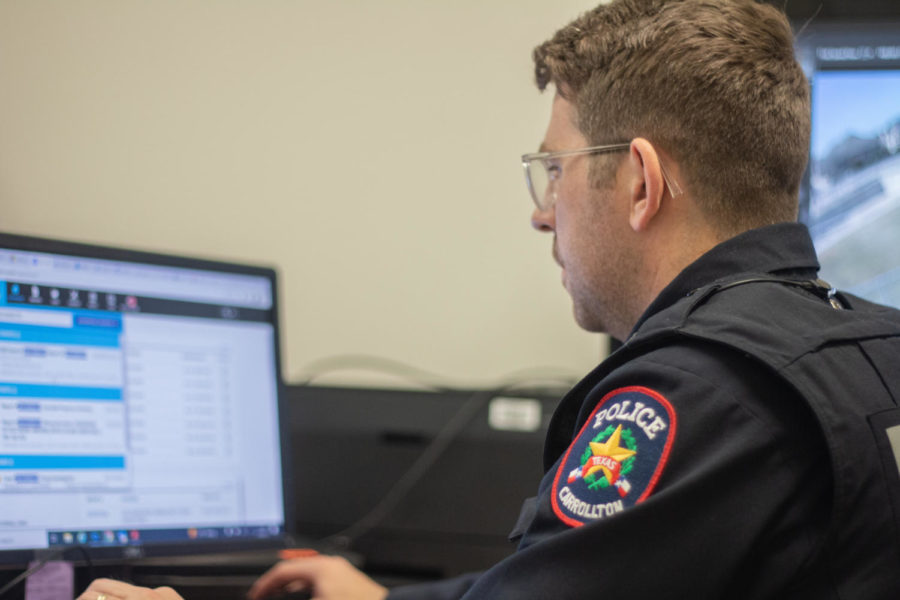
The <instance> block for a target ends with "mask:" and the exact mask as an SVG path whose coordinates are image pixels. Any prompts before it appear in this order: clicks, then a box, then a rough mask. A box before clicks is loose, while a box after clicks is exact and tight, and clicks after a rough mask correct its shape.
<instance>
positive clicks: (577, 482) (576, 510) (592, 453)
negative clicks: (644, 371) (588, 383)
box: [551, 387, 676, 527]
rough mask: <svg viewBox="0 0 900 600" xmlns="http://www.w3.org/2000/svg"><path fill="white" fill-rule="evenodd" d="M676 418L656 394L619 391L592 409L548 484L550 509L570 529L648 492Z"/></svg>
mask: <svg viewBox="0 0 900 600" xmlns="http://www.w3.org/2000/svg"><path fill="white" fill-rule="evenodd" d="M675 428H676V415H675V410H674V409H673V408H672V405H671V404H670V403H669V401H668V400H666V398H665V397H663V396H662V395H661V394H659V393H657V392H656V391H654V390H651V389H649V388H644V387H626V388H619V389H617V390H614V391H612V392H610V393H608V394H607V395H606V396H604V397H603V399H602V400H601V401H600V402H599V403H598V404H597V406H596V407H595V408H594V411H593V412H592V413H591V415H590V417H589V418H588V420H587V421H586V422H585V424H584V426H583V427H582V429H581V431H580V432H579V433H578V435H577V436H576V438H575V440H574V441H573V442H572V444H571V445H570V446H569V449H568V450H567V451H566V454H565V456H564V457H563V460H562V462H561V464H560V466H559V469H558V470H557V473H556V477H555V478H554V481H553V496H552V501H551V503H552V505H553V511H554V513H555V514H556V516H557V517H559V519H560V520H562V521H563V522H564V523H566V524H567V525H570V526H572V527H578V526H580V525H584V524H585V523H588V522H590V521H596V520H600V519H604V518H609V517H612V516H614V515H615V514H616V513H619V512H622V511H623V510H625V509H626V508H628V507H629V506H633V505H635V504H637V503H639V502H642V501H643V500H644V499H646V498H647V496H649V495H650V493H651V492H652V491H653V488H654V486H655V485H656V481H657V480H658V479H659V476H660V474H661V473H662V470H663V468H664V467H665V464H666V461H667V460H668V456H669V451H670V449H671V446H672V442H673V441H674V439H675Z"/></svg>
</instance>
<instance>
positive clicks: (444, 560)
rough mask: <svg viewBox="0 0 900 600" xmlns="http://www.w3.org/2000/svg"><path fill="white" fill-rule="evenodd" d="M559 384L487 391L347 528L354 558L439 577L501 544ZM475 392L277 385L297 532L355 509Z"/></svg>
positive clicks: (342, 524)
mask: <svg viewBox="0 0 900 600" xmlns="http://www.w3.org/2000/svg"><path fill="white" fill-rule="evenodd" d="M562 392H563V390H554V391H552V392H548V391H542V392H536V391H531V392H528V393H522V392H517V393H515V394H505V396H506V398H509V397H513V398H514V399H513V400H512V403H510V401H509V400H508V399H498V398H491V399H490V400H487V401H486V402H485V405H484V406H481V407H480V409H479V410H478V411H477V413H476V414H475V416H474V417H473V418H472V420H471V421H470V422H468V423H467V425H466V427H465V428H463V429H462V430H461V431H460V433H459V435H458V436H457V437H456V438H455V439H454V440H453V442H452V443H451V444H450V445H449V446H448V447H447V449H446V450H445V451H444V453H443V454H441V455H440V456H439V458H438V459H437V460H436V461H435V463H434V464H433V465H432V466H431V468H429V469H428V471H427V472H426V474H425V475H424V476H423V477H422V479H421V480H419V481H418V483H417V484H416V485H414V486H413V487H412V488H411V489H410V490H409V492H408V493H407V494H406V495H405V496H404V497H403V498H402V499H401V500H400V501H399V502H398V503H397V505H396V507H395V508H394V509H393V510H392V511H390V512H389V513H388V514H387V515H386V516H385V517H384V519H383V520H381V521H380V522H379V523H378V524H376V525H375V526H374V527H373V528H372V529H371V530H370V531H368V532H367V533H365V534H363V535H361V536H360V537H359V538H358V539H356V540H354V543H353V545H352V547H351V548H352V549H353V550H354V551H356V552H359V553H360V554H361V555H362V556H363V557H364V560H365V566H366V570H367V571H368V572H369V573H371V574H373V575H375V576H381V577H382V578H391V577H394V578H399V580H401V581H402V580H403V579H404V578H406V579H408V580H420V579H429V578H439V577H447V576H452V575H455V574H458V573H463V572H467V571H474V570H481V569H484V568H487V567H489V566H490V565H491V564H493V563H495V562H497V561H499V560H501V559H502V558H504V557H505V556H507V555H509V554H510V553H511V552H513V551H514V550H515V546H514V545H513V544H512V543H511V542H509V541H508V539H507V536H508V534H509V531H510V530H511V529H512V527H513V526H514V525H515V521H516V518H517V517H518V514H519V509H520V507H521V504H522V502H523V500H525V499H526V498H527V497H530V496H534V495H535V494H536V493H537V486H538V483H539V481H540V479H541V476H542V474H543V470H542V452H543V443H544V436H545V432H546V427H547V424H548V422H549V418H550V415H551V414H552V411H553V409H554V408H555V406H556V404H557V403H558V401H559V399H560V397H561V394H562ZM478 393H481V394H482V395H483V394H484V392H476V391H473V392H423V391H408V390H402V391H401V390H386V389H359V388H333V387H312V386H288V390H287V397H288V399H289V400H288V401H289V411H288V412H289V414H290V416H291V423H290V427H291V437H292V440H291V445H292V448H293V450H292V451H293V463H294V471H295V477H294V481H295V482H296V489H295V491H294V498H295V501H296V503H297V505H296V514H297V527H298V533H299V535H300V536H305V537H314V538H323V537H326V536H329V535H332V534H335V533H337V532H339V531H341V530H343V529H344V528H346V527H348V526H350V525H351V524H353V523H355V522H357V521H358V520H359V519H361V518H362V517H363V516H364V515H366V513H368V512H369V511H370V510H371V509H372V508H373V507H374V506H376V505H377V504H378V502H379V501H380V500H381V499H382V498H383V497H384V496H385V494H387V493H388V492H389V490H391V488H392V487H393V486H394V485H395V484H396V483H397V481H398V480H399V479H400V478H401V477H402V476H403V474H404V473H405V472H406V471H407V470H408V469H409V468H410V467H411V466H412V465H413V463H414V462H415V461H416V460H417V458H418V457H419V456H420V455H421V454H422V452H423V450H424V449H425V448H426V447H427V445H428V444H429V443H430V442H431V441H432V440H433V439H434V438H435V436H436V435H437V434H438V432H439V431H441V429H442V428H443V427H445V426H446V424H447V423H448V422H449V421H450V419H451V418H452V417H453V415H454V414H456V412H457V411H459V410H460V408H461V407H462V406H463V405H464V404H466V403H467V402H468V401H469V400H470V399H471V398H472V397H473V394H478ZM522 399H525V400H524V401H522ZM517 402H521V403H520V404H517ZM492 403H493V404H492ZM510 408H511V410H512V414H511V415H510V413H509V412H508V411H509V410H510ZM535 409H537V411H538V413H537V414H538V415H539V416H537V417H535ZM504 413H505V416H504ZM517 413H518V414H517ZM491 415H493V417H491ZM498 415H499V416H500V418H499V420H498V418H497V417H498ZM535 418H536V419H537V421H536V422H535V420H534V419H535ZM528 421H531V424H532V425H534V426H535V427H534V429H531V430H529V429H530V428H528V427H525V425H526V424H527V423H528Z"/></svg>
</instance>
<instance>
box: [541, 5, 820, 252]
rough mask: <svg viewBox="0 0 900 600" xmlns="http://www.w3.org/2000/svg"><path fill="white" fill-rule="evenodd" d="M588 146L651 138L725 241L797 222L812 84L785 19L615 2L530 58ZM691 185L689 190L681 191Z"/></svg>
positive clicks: (753, 8)
mask: <svg viewBox="0 0 900 600" xmlns="http://www.w3.org/2000/svg"><path fill="white" fill-rule="evenodd" d="M534 61H535V76H536V79H537V85H538V87H539V88H540V89H541V90H543V89H545V88H546V87H547V85H548V84H550V83H553V84H554V85H555V86H556V88H557V91H558V93H560V94H562V95H563V96H564V97H565V98H566V99H568V100H570V101H571V102H573V103H574V105H575V108H576V110H577V112H578V118H579V123H578V127H579V128H580V129H581V131H582V133H584V135H585V137H586V138H587V139H588V140H589V141H590V143H591V144H604V143H614V142H621V141H628V140H630V139H632V138H634V137H646V138H647V139H649V140H650V141H651V142H653V143H654V144H656V145H658V146H659V147H661V148H662V149H663V150H664V151H665V152H666V153H668V154H669V155H670V156H672V157H673V158H674V160H676V161H678V163H679V165H680V166H681V171H682V177H683V178H684V179H685V181H683V182H679V183H681V184H682V186H683V187H686V188H689V189H691V190H692V191H693V195H694V197H695V199H696V201H697V203H698V204H699V205H700V207H701V208H702V209H703V210H704V212H705V214H706V215H707V216H708V217H709V219H710V221H711V222H712V223H713V224H714V225H715V226H716V227H717V228H719V229H720V230H722V231H723V232H727V233H730V234H733V233H737V232H739V231H743V230H746V229H750V228H753V227H758V226H760V225H764V224H768V223H774V222H780V221H789V220H793V219H795V218H796V214H797V190H798V188H799V185H800V181H801V179H802V177H803V171H804V169H805V167H806V161H807V157H808V152H809V128H810V125H809V112H810V109H809V83H808V82H807V80H806V77H805V76H804V74H803V71H802V69H801V68H800V65H799V64H798V63H797V60H796V59H795V57H794V50H793V35H792V33H791V28H790V24H789V23H788V21H787V19H786V17H785V16H784V15H783V13H781V12H780V11H779V10H778V9H776V8H775V7H773V6H769V5H766V4H761V3H758V2H755V1H753V0H614V1H613V2H612V3H611V4H604V5H600V6H598V7H597V8H595V9H594V10H592V11H589V12H587V13H585V14H584V15H582V16H581V17H579V18H578V19H576V20H575V21H573V22H572V23H570V24H569V25H567V26H566V27H564V28H563V29H561V30H559V31H558V32H557V33H556V35H555V36H554V37H553V38H552V39H550V40H548V41H547V42H545V43H543V44H541V45H540V46H538V47H537V48H535V50H534ZM685 184H686V185H685Z"/></svg>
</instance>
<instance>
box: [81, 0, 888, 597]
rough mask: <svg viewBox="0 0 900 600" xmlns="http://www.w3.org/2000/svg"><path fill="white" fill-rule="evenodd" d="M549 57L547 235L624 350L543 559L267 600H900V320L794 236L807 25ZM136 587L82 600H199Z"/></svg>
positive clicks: (617, 25)
mask: <svg viewBox="0 0 900 600" xmlns="http://www.w3.org/2000/svg"><path fill="white" fill-rule="evenodd" d="M534 59H535V65H536V69H535V72H536V77H537V84H538V87H539V88H540V89H542V90H543V89H545V88H547V87H552V88H553V89H554V94H555V98H554V101H553V108H552V113H551V117H550V123H549V126H548V129H547V132H546V135H545V137H544V140H543V143H542V144H541V147H540V151H539V152H537V153H534V154H527V155H525V156H524V157H523V163H524V165H525V169H526V176H527V183H528V186H529V188H530V191H531V194H532V197H533V200H534V203H535V210H534V213H533V217H532V223H533V225H534V227H535V228H536V229H537V230H538V231H542V232H546V233H550V234H552V236H553V237H552V239H553V245H552V249H553V250H552V252H553V257H554V259H555V260H556V262H557V263H558V264H559V265H560V267H561V269H562V278H563V284H564V286H565V288H566V290H567V291H568V292H569V294H570V295H571V297H572V301H573V306H574V315H575V319H576V320H577V322H578V323H579V325H581V326H582V327H583V328H585V329H587V330H589V331H605V332H608V333H610V334H611V335H613V336H614V337H616V338H618V339H621V340H624V345H623V346H622V348H621V349H620V350H618V351H617V352H616V353H614V354H613V355H612V356H611V357H609V358H608V359H607V360H606V361H604V362H603V363H602V364H601V365H600V366H599V367H598V368H597V369H596V370H595V371H594V372H593V373H591V374H589V375H588V376H587V377H586V378H585V379H584V380H583V381H582V382H581V383H579V384H578V385H577V386H576V387H575V388H574V389H573V390H572V391H571V392H570V393H569V394H568V395H567V397H566V398H565V399H563V401H562V402H561V404H560V406H559V408H558V410H557V412H556V414H555V415H554V417H553V421H552V422H551V426H550V432H549V435H548V439H547V443H546V448H545V457H544V465H545V469H546V473H545V476H544V479H543V481H541V483H540V486H539V488H538V489H537V495H536V497H535V498H534V499H532V500H530V501H528V502H526V503H525V505H524V506H523V510H522V515H521V516H520V518H519V524H518V525H517V528H516V531H515V532H514V535H515V537H517V538H518V540H519V546H518V551H517V552H516V553H515V554H514V555H513V556H511V557H510V558H508V559H506V560H504V561H502V562H500V563H499V564H497V565H496V566H494V567H493V568H491V569H489V570H488V571H486V572H485V573H483V574H480V575H472V576H468V577H463V578H459V579H455V580H451V581H446V582H440V583H434V584H423V585H420V586H414V587H409V588H397V589H394V590H391V591H390V592H389V591H388V590H386V589H385V588H383V587H381V586H380V585H378V584H377V583H375V582H373V581H371V580H370V579H368V578H367V577H365V576H364V575H362V574H361V573H359V572H358V571H356V570H354V569H353V568H352V567H351V566H350V565H349V564H347V563H346V562H345V561H343V560H342V559H340V558H335V557H326V556H320V557H315V558H308V559H300V560H296V561H288V562H284V563H281V564H279V565H276V566H275V567H274V568H273V569H272V570H271V571H270V572H269V573H267V574H265V575H264V576H263V577H262V578H261V579H260V580H259V581H258V582H257V584H256V586H255V587H254V589H253V590H252V592H251V594H252V596H253V597H254V598H263V597H265V596H267V595H270V594H272V593H275V592H277V591H279V590H281V589H283V588H285V587H289V586H300V587H303V586H305V587H308V588H310V589H312V590H313V592H314V595H315V597H317V598H324V599H328V600H334V599H338V598H347V599H351V598H352V599H359V600H363V599H372V600H376V599H380V598H384V597H385V596H386V595H389V597H390V598H392V599H397V600H400V599H405V598H460V597H464V598H466V599H467V600H474V599H483V598H484V599H486V598H491V599H496V598H517V599H521V598H554V599H565V598H573V599H574V598H600V597H610V598H629V597H630V598H652V597H656V598H686V597H697V598H729V599H734V598H753V599H762V598H792V599H797V598H815V599H817V600H822V599H827V598H841V599H843V600H851V599H881V598H884V599H888V598H900V527H898V517H897V515H900V476H898V473H900V470H898V466H897V462H896V460H895V458H894V453H893V451H892V447H893V446H894V445H900V434H898V432H900V409H898V408H897V403H898V401H900V368H898V366H897V363H898V358H897V357H898V356H900V316H898V312H897V311H894V310H892V309H887V308H884V307H880V306H877V305H873V304H870V303H867V302H865V301H863V300H861V299H859V298H856V297H852V296H850V295H846V294H840V293H836V292H835V291H834V290H831V289H830V287H829V286H828V285H827V284H825V283H824V282H822V281H821V280H819V279H818V274H817V270H818V263H817V260H816V256H815V252H814V251H813V248H812V244H811V242H810V239H809V235H808V233H807V231H806V229H805V227H803V226H802V225H799V224H796V223H795V222H794V221H795V219H796V215H797V193H798V187H799V185H800V181H801V177H802V175H803V171H804V168H805V165H806V158H807V153H808V144H809V87H808V83H807V81H806V79H805V77H804V75H803V73H802V71H801V68H800V66H799V65H798V64H797V62H796V60H795V59H794V55H793V44H792V35H791V31H790V27H789V24H788V23H787V21H786V19H785V17H784V16H783V15H782V14H781V13H780V12H779V11H778V10H777V9H775V8H773V7H771V6H769V5H765V4H759V3H756V2H754V1H753V0H715V1H713V0H668V1H666V0H615V1H614V2H612V3H610V4H604V5H601V6H599V7H597V8H596V9H595V10H593V11H590V12H588V13H586V14H584V15H583V16H581V17H580V18H578V19H577V20H575V21H574V22H572V23H571V24H569V25H568V26H566V27H564V28H563V29H561V30H560V31H559V32H557V34H556V35H555V36H554V37H553V38H552V39H550V40H549V41H547V42H546V43H544V44H542V45H541V46H539V47H538V48H537V49H536V50H535V52H534ZM892 439H893V440H894V443H893V444H892ZM114 584H115V585H117V586H121V585H124V584H119V583H118V582H109V581H99V582H95V584H93V585H92V587H91V588H89V590H88V591H86V592H85V594H84V595H83V596H82V598H84V600H96V599H97V596H98V594H103V595H104V596H106V597H109V596H115V597H116V598H125V597H132V596H134V597H139V596H152V595H154V594H160V597H166V595H169V594H174V592H171V590H159V591H153V590H143V589H140V588H132V587H130V586H128V587H117V588H115V589H113V588H111V587H109V586H112V585H114Z"/></svg>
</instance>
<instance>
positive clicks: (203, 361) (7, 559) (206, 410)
mask: <svg viewBox="0 0 900 600" xmlns="http://www.w3.org/2000/svg"><path fill="white" fill-rule="evenodd" d="M275 283H276V278H275V272H274V271H273V270H272V269H268V268H262V267H253V266H243V265H236V264H227V263H220V262H213V261H206V260H195V259H189V258H185V257H175V256H167V255H157V254H149V253H143V252H131V251H124V250H116V249H111V248H105V247H99V246H89V245H84V244H72V243H64V242H58V241H51V240H43V239H38V238H30V237H24V236H14V235H3V234H0V505H2V507H3V510H2V512H0V563H7V564H9V563H22V562H24V561H25V560H27V558H28V557H29V556H31V555H34V554H35V553H36V552H37V551H41V550H46V549H53V548H65V547H67V546H72V547H75V546H81V547H83V548H86V549H87V552H88V553H89V556H90V557H91V558H94V557H96V558H116V557H139V556H145V555H150V556H152V555H164V554H171V553H183V552H201V551H202V552H208V551H214V550H216V549H229V550H235V549H242V548H249V547H254V546H260V545H266V544H268V545H273V544H280V543H281V539H282V537H283V535H284V533H285V531H286V529H287V528H288V523H286V515H285V506H287V505H289V504H287V502H286V500H285V498H284V489H286V486H285V485H283V471H282V454H283V450H282V438H283V436H282V435H281V423H282V420H281V419H280V411H281V406H280V403H279V398H280V389H281V385H280V368H279V352H278V325H277V310H276V288H275Z"/></svg>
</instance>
